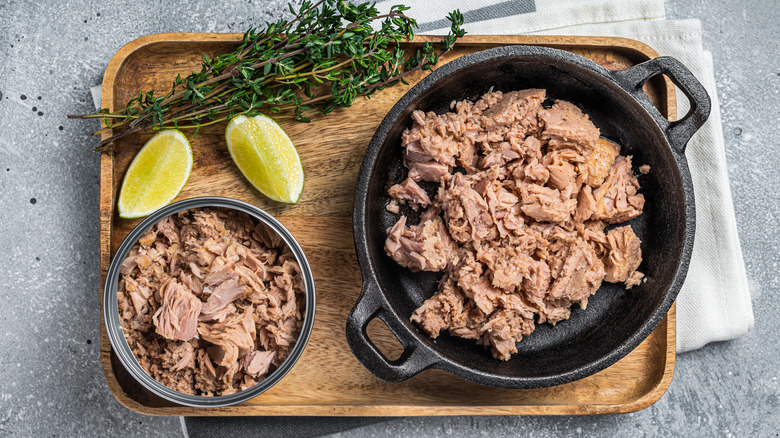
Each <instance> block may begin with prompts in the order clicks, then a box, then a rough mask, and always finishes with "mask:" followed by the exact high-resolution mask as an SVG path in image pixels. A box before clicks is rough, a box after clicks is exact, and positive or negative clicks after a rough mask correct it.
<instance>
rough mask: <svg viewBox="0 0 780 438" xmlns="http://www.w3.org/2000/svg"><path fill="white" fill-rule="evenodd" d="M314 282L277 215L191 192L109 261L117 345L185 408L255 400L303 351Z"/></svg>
mask: <svg viewBox="0 0 780 438" xmlns="http://www.w3.org/2000/svg"><path fill="white" fill-rule="evenodd" d="M315 301H316V299H315V291H314V279H313V276H312V273H311V268H310V267H309V263H308V261H307V260H306V256H305V255H304V253H303V250H302V249H301V247H300V245H299V244H298V242H297V241H296V240H295V238H294V237H293V236H292V234H290V232H289V231H288V230H287V229H286V228H285V227H284V226H283V225H282V224H281V223H279V221H277V220H276V219H274V218H273V217H272V216H270V215H269V214H268V213H266V212H264V211H263V210H261V209H259V208H257V207H255V206H253V205H251V204H247V203H245V202H242V201H238V200H235V199H230V198H221V197H201V198H192V199H187V200H184V201H180V202H176V203H174V204H171V205H168V206H166V207H165V208H162V209H160V210H158V211H157V212H155V213H154V214H152V215H151V216H149V217H147V218H146V219H144V220H143V221H142V222H141V223H140V224H138V225H137V226H136V227H135V228H134V229H133V230H132V231H131V232H130V233H129V234H128V236H127V237H126V238H125V239H124V241H123V242H122V244H121V245H120V246H119V249H118V250H117V252H116V254H114V258H113V259H112V261H111V265H110V266H109V269H108V273H107V276H106V283H105V288H104V291H103V318H104V321H105V324H106V330H107V332H108V337H109V340H110V342H111V346H112V348H113V350H114V353H115V354H116V356H117V357H118V359H119V361H120V362H121V364H122V365H123V366H124V367H125V369H126V370H127V371H128V372H129V374H130V375H132V376H133V378H134V379H135V380H136V381H138V382H139V383H140V384H141V385H142V386H143V387H145V388H146V389H148V390H149V391H151V392H152V393H154V394H156V395H158V396H160V397H162V398H164V399H166V400H169V401H172V402H174V403H178V404H180V405H185V406H193V407H221V406H229V405H234V404H237V403H241V402H243V401H246V400H249V399H251V398H254V397H255V396H257V395H259V394H261V393H263V392H265V391H266V390H268V389H269V388H271V387H272V386H273V385H274V384H276V383H277V382H278V381H279V380H281V379H282V378H283V377H284V375H285V374H287V372H288V371H289V370H290V369H291V368H292V367H293V365H294V364H295V362H296V361H297V360H298V358H299V357H300V356H301V354H302V353H303V350H304V348H305V347H306V343H307V341H308V339H309V336H310V334H311V331H312V326H313V324H314V313H315Z"/></svg>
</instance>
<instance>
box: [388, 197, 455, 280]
mask: <svg viewBox="0 0 780 438" xmlns="http://www.w3.org/2000/svg"><path fill="white" fill-rule="evenodd" d="M453 251H454V244H453V242H452V239H451V238H450V235H449V234H448V233H447V229H446V227H445V226H444V222H442V220H441V218H440V217H439V216H438V211H437V210H428V211H426V213H425V214H424V215H423V218H422V219H421V220H420V225H412V226H409V227H407V226H406V216H401V218H400V219H398V222H396V223H395V225H393V227H392V228H391V229H390V231H389V232H388V233H387V240H386V241H385V252H387V254H388V255H389V256H390V257H392V258H393V260H395V261H396V262H397V263H398V264H399V265H401V266H403V267H406V268H409V269H410V270H412V271H414V272H417V271H434V272H435V271H441V270H443V269H444V268H446V267H447V264H448V263H449V260H451V259H452V257H454V255H453Z"/></svg>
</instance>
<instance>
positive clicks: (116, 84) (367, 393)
mask: <svg viewBox="0 0 780 438" xmlns="http://www.w3.org/2000/svg"><path fill="white" fill-rule="evenodd" d="M241 38H242V35H241V34H184V33H182V34H158V35H150V36H147V37H143V38H140V39H137V40H135V41H132V42H130V43H128V44H127V45H125V46H124V47H122V49H120V50H119V52H117V54H116V55H114V57H113V59H112V60H111V62H110V63H109V65H108V68H107V69H106V74H105V77H104V79H103V101H102V106H103V107H107V108H110V109H112V110H113V109H115V108H121V107H123V106H124V105H125V103H126V102H127V101H128V100H129V99H130V98H132V97H133V96H134V95H136V94H137V93H138V91H139V90H149V89H155V90H159V91H162V92H165V91H167V90H168V87H170V84H171V82H172V80H173V78H175V77H176V74H178V73H181V74H182V76H185V75H186V74H189V72H191V71H193V70H199V69H200V61H201V59H202V56H203V55H204V54H208V55H209V56H212V57H213V56H214V55H218V54H221V53H226V52H228V51H232V50H233V49H234V48H235V47H236V45H237V44H238V43H239V42H240V41H241ZM434 39H435V38H432V37H416V38H415V39H414V41H413V42H411V43H408V44H409V45H414V44H420V43H421V42H423V41H428V40H434ZM509 44H529V45H541V46H547V47H554V48H558V49H563V50H569V51H571V52H574V53H577V54H580V55H583V56H586V57H588V58H591V59H593V60H594V61H596V62H598V63H599V64H602V65H604V66H606V67H607V68H611V69H623V68H627V67H630V66H632V65H635V64H637V63H640V62H642V61H645V60H647V59H650V58H653V57H656V56H657V53H656V52H655V51H653V50H652V49H651V48H650V47H648V46H647V45H645V44H643V43H640V42H637V41H633V40H628V39H621V38H597V37H557V36H478V35H467V36H466V37H465V38H463V39H462V40H460V41H459V42H458V43H457V45H456V49H455V50H454V52H453V53H451V54H448V55H447V56H446V57H444V58H443V59H442V60H441V61H440V62H442V63H444V62H447V61H450V60H452V59H454V58H456V57H459V56H462V55H465V54H467V53H471V52H475V51H478V50H483V49H488V48H491V47H496V46H501V45H509ZM423 76H424V74H423V73H419V74H416V75H414V76H411V77H410V78H409V82H410V84H412V85H413V84H415V83H417V82H418V81H419V80H420V79H421V78H422V77H423ZM409 88H410V86H405V85H403V84H399V85H397V86H395V87H392V88H387V89H385V90H383V91H381V92H378V93H376V94H375V95H374V96H372V97H371V99H359V100H358V101H357V102H356V103H355V104H354V105H353V106H352V107H351V108H346V109H338V110H336V111H334V112H333V113H331V114H330V115H328V116H326V117H320V116H317V117H314V118H313V121H312V123H309V124H306V123H299V122H296V121H294V120H291V119H284V118H279V119H278V121H279V123H280V124H281V125H282V126H283V127H284V129H285V131H286V132H287V133H288V134H289V136H290V138H291V139H292V140H293V142H294V143H295V145H296V146H297V148H298V151H299V153H300V156H301V160H302V162H303V168H304V172H305V174H306V186H305V189H304V191H303V196H302V197H301V199H300V201H299V202H298V204H296V205H281V204H276V203H274V202H271V201H269V200H267V199H266V198H264V197H262V195H260V194H259V193H258V192H257V191H255V189H253V188H252V187H251V186H250V185H249V184H248V183H247V182H245V180H244V179H243V177H242V175H241V174H240V172H239V171H238V170H237V169H236V167H235V166H234V165H233V163H232V161H231V160H230V156H229V155H228V153H227V150H226V147H225V141H224V129H225V125H224V124H216V125H214V126H211V127H208V128H204V129H203V130H201V131H200V132H199V133H198V136H197V138H193V136H192V133H191V132H189V133H186V135H187V136H188V138H189V139H190V141H191V142H192V148H193V153H194V160H195V162H194V166H193V170H192V175H191V176H190V179H189V181H188V183H187V185H186V186H185V187H184V190H182V192H181V193H180V194H179V196H178V198H177V200H181V199H186V198H191V197H196V196H205V195H214V196H227V197H231V198H236V199H240V200H243V201H247V202H249V203H252V204H254V205H257V206H258V207H260V208H262V209H264V210H266V211H268V212H269V213H271V214H272V215H274V216H276V217H277V218H278V219H279V220H280V221H281V222H282V223H283V224H284V225H285V226H286V227H287V228H288V229H289V230H290V231H291V232H292V234H293V235H294V236H295V237H296V239H297V240H298V241H299V242H300V244H301V246H302V247H303V249H304V251H305V252H306V256H307V257H308V259H309V262H310V263H311V269H312V271H313V273H314V279H315V284H316V288H317V312H316V320H315V324H314V331H313V332H312V335H311V339H310V340H309V343H308V345H307V347H306V349H305V351H304V353H303V355H302V356H301V358H300V359H299V361H298V363H297V364H296V365H295V366H294V367H293V369H292V370H291V371H290V373H289V374H288V375H287V376H285V377H284V378H283V379H282V380H281V381H280V382H279V383H278V384H277V385H276V386H274V387H273V388H271V389H270V390H269V391H267V392H265V393H263V394H261V395H259V396H258V397H256V398H254V399H252V400H249V401H246V402H244V403H241V404H239V405H236V406H231V407H224V408H212V409H199V408H189V407H182V406H178V405H175V404H173V403H170V402H168V401H165V400H163V399H161V398H159V397H157V396H155V395H153V394H151V393H150V392H149V391H147V390H145V389H144V388H143V387H141V386H140V385H139V384H137V383H136V382H135V381H134V380H133V379H132V377H130V376H129V374H128V373H127V371H126V370H125V369H124V368H123V367H122V365H121V364H120V363H119V361H118V360H117V358H116V356H115V355H114V354H113V352H112V350H111V345H110V344H109V341H108V337H107V335H106V330H105V325H104V324H103V321H102V319H101V333H100V355H101V362H102V364H103V372H104V374H105V376H106V380H107V381H108V386H109V388H111V391H112V392H113V394H114V396H115V397H116V398H117V400H119V402H120V403H122V404H123V405H125V406H127V407H128V408H130V409H132V410H134V411H137V412H140V413H143V414H149V415H336V416H411V415H506V414H511V415H517V414H543V415H551V414H604V413H621V412H632V411H636V410H639V409H643V408H646V407H647V406H650V405H651V404H653V403H654V402H655V401H657V400H658V399H659V398H660V397H661V395H663V393H664V392H665V391H666V389H667V388H668V386H669V384H670V382H671V380H672V374H673V371H674V361H675V310H674V307H672V309H671V311H670V312H669V314H668V315H667V317H666V318H665V319H664V320H663V321H662V322H661V324H660V325H659V326H658V328H657V329H656V330H655V331H654V332H653V333H652V334H651V335H650V336H649V337H648V338H647V339H646V340H645V341H644V342H643V343H642V344H640V345H639V347H637V348H636V349H635V350H634V351H633V352H632V353H630V354H629V355H628V356H626V357H625V358H623V359H622V360H620V361H619V362H617V363H616V364H614V365H613V366H611V367H609V368H607V369H606V370H604V371H601V372H600V373H598V374H595V375H593V376H590V377H587V378H585V379H582V380H579V381H576V382H572V383H568V384H566V385H561V386H556V387H552V388H543V389H533V390H502V389H496V388H490V387H485V386H481V385H477V384H474V383H471V382H467V381H464V380H461V379H459V378H457V377H454V376H452V375H450V374H447V373H445V372H442V371H439V370H428V371H425V372H423V373H421V374H419V375H417V376H415V377H413V378H412V379H410V380H408V381H406V382H403V383H397V384H389V383H385V382H383V381H381V380H379V379H378V378H376V377H374V375H373V374H371V373H370V372H369V371H368V370H366V369H365V368H363V366H362V365H361V364H360V363H359V362H358V361H357V359H355V357H354V356H353V355H352V353H351V352H350V349H349V347H348V346H347V342H346V338H345V335H344V327H345V323H346V319H347V315H348V314H349V311H350V309H351V308H352V306H353V305H354V303H355V301H356V299H357V297H358V294H359V293H360V287H361V275H360V269H359V267H358V264H357V260H356V256H355V249H354V245H353V241H352V220H351V217H352V203H353V198H354V192H355V186H356V184H357V174H358V170H359V168H360V164H361V162H362V160H363V155H364V152H365V149H366V147H367V146H368V143H369V141H370V140H371V137H372V136H373V134H374V131H375V130H376V128H377V126H378V125H379V123H380V122H381V121H382V119H383V118H384V116H385V114H386V113H387V112H388V111H389V109H390V108H391V107H392V105H393V104H394V103H395V102H396V101H397V100H398V99H399V98H400V97H401V96H402V95H403V94H404V93H405V92H406V91H407V90H408V89H409ZM645 89H646V91H647V93H648V95H649V96H650V97H651V99H652V100H653V101H654V102H655V103H656V105H657V106H658V108H659V110H660V111H661V113H662V114H666V115H669V116H670V117H674V115H675V114H676V106H675V98H674V86H673V85H672V83H671V82H670V81H669V80H667V79H665V78H661V77H657V78H655V79H654V80H651V81H649V82H648V84H646V86H645ZM106 135H107V134H106ZM151 136H152V133H151V132H150V133H139V134H135V135H132V136H128V137H126V138H123V139H121V140H119V141H118V142H117V144H116V155H114V156H111V155H109V154H105V153H104V154H102V156H101V178H100V269H101V294H102V290H103V284H104V283H105V278H106V272H107V270H108V265H109V261H110V259H111V257H112V255H113V254H114V252H115V251H116V250H117V248H118V247H119V244H120V243H121V242H122V239H123V238H124V237H125V236H126V235H127V234H128V232H129V231H130V230H131V229H132V228H133V227H134V226H135V225H137V224H138V222H139V220H125V219H121V218H119V217H118V216H117V214H116V209H115V206H114V203H115V200H116V197H117V191H118V187H119V184H120V182H121V179H122V177H123V175H124V172H125V169H126V168H127V166H128V164H129V163H130V160H131V159H132V158H133V156H134V155H135V154H136V152H137V151H138V150H139V148H140V147H141V146H142V145H143V144H144V143H145V142H146V141H147V140H148V139H149V138H150V137H151ZM101 315H102V312H101ZM373 324H376V323H373ZM369 334H370V335H371V337H372V339H373V340H374V342H375V343H376V344H377V345H378V346H379V348H380V349H382V350H383V351H385V352H386V353H387V354H388V355H389V356H390V357H392V355H393V354H394V352H395V353H396V354H397V352H398V351H400V348H399V347H400V346H399V345H397V344H398V343H397V341H396V340H395V339H394V338H393V337H392V335H391V334H390V332H389V330H388V329H387V328H386V327H384V326H382V325H381V323H380V324H377V326H376V327H375V326H370V327H369ZM475 348H478V347H475Z"/></svg>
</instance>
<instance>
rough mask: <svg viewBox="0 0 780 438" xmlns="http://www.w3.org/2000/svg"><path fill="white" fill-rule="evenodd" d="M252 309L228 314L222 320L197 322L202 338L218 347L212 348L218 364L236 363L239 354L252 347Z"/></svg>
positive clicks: (253, 326)
mask: <svg viewBox="0 0 780 438" xmlns="http://www.w3.org/2000/svg"><path fill="white" fill-rule="evenodd" d="M253 311H254V309H253V308H249V309H245V310H244V312H243V313H238V312H234V313H232V314H231V315H228V316H227V317H226V318H225V320H224V321H218V322H214V323H206V322H201V323H200V324H198V329H197V330H198V333H200V335H201V337H202V338H203V340H204V341H207V342H211V343H212V344H214V345H216V346H219V347H220V348H218V349H214V350H213V351H214V353H215V354H214V360H215V361H216V362H217V363H218V364H219V365H220V366H224V367H232V366H233V365H234V364H237V363H238V358H239V356H241V355H242V354H246V353H248V352H249V351H251V350H252V349H253V348H254V345H255V343H254V339H255V335H256V329H255V322H254V321H253V320H252V313H253Z"/></svg>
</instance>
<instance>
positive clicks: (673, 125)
mask: <svg viewBox="0 0 780 438" xmlns="http://www.w3.org/2000/svg"><path fill="white" fill-rule="evenodd" d="M611 74H612V77H613V78H615V81H616V82H617V83H618V85H620V86H621V87H622V88H623V89H624V90H626V91H627V92H628V93H629V94H631V95H632V96H633V97H634V98H635V99H636V100H637V101H639V102H640V103H641V104H642V106H644V107H645V110H647V112H648V113H650V114H651V115H652V116H653V118H654V119H655V121H656V123H658V126H660V127H661V129H662V130H664V132H665V133H666V138H667V139H668V140H669V144H670V145H671V146H672V148H673V149H674V150H675V151H676V152H679V153H680V154H683V153H685V146H686V145H687V144H688V140H690V139H691V136H693V134H694V133H695V132H696V131H697V130H698V129H699V128H700V127H701V125H703V124H704V122H706V121H707V117H709V115H710V96H709V94H707V90H705V89H704V86H702V84H701V82H699V80H698V79H696V76H694V75H693V73H691V71H690V70H688V68H687V67H685V66H684V65H683V64H682V63H681V62H680V61H678V60H676V59H675V58H671V57H668V56H661V57H658V58H653V59H651V60H649V61H646V62H643V63H641V64H637V65H635V66H633V67H631V68H629V69H626V70H617V71H612V72H611ZM658 74H665V75H667V76H669V78H671V80H672V82H674V84H675V85H677V86H678V87H679V88H680V90H682V92H683V94H685V96H686V97H688V100H689V101H690V103H691V109H690V110H689V111H688V114H686V115H685V116H684V117H683V118H682V119H680V120H678V121H676V122H670V121H669V120H667V119H666V117H664V116H662V115H661V113H659V112H658V110H657V109H656V108H655V106H654V105H653V104H652V103H651V102H650V99H648V97H647V95H646V94H645V92H644V91H642V86H643V85H644V84H645V82H647V80H648V79H650V78H652V77H653V76H655V75H658Z"/></svg>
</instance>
